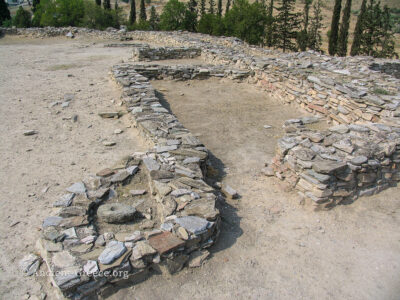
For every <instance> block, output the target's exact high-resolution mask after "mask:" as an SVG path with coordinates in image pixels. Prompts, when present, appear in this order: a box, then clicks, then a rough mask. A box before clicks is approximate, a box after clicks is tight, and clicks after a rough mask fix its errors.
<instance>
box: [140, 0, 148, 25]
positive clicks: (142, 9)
mask: <svg viewBox="0 0 400 300" xmlns="http://www.w3.org/2000/svg"><path fill="white" fill-rule="evenodd" d="M139 18H140V20H141V21H146V20H147V14H146V5H145V4H144V0H140V14H139Z"/></svg>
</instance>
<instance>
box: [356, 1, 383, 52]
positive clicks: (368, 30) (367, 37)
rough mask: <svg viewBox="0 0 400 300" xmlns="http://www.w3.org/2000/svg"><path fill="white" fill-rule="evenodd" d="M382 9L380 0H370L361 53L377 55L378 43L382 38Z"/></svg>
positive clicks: (362, 36) (366, 13)
mask: <svg viewBox="0 0 400 300" xmlns="http://www.w3.org/2000/svg"><path fill="white" fill-rule="evenodd" d="M381 19H382V10H381V8H380V2H377V3H375V0H370V1H369V4H368V6H367V10H366V12H365V22H364V25H363V31H362V35H361V45H360V54H362V55H368V56H377V52H378V49H377V47H378V45H379V43H380V38H381Z"/></svg>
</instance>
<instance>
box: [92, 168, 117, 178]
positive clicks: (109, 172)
mask: <svg viewBox="0 0 400 300" xmlns="http://www.w3.org/2000/svg"><path fill="white" fill-rule="evenodd" d="M113 174H115V171H114V170H111V169H109V168H107V169H103V170H101V171H99V172H97V173H96V175H97V176H101V177H107V176H111V175H113Z"/></svg>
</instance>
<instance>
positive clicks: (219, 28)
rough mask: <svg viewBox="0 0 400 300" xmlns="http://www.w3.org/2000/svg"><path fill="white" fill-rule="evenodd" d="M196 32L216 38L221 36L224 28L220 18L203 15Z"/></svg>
mask: <svg viewBox="0 0 400 300" xmlns="http://www.w3.org/2000/svg"><path fill="white" fill-rule="evenodd" d="M198 32H200V33H205V34H210V35H217V36H219V35H223V34H224V32H225V28H224V23H223V21H222V18H221V17H219V16H218V15H212V14H205V15H204V16H203V17H201V19H200V21H199V25H198Z"/></svg>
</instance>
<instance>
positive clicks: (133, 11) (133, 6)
mask: <svg viewBox="0 0 400 300" xmlns="http://www.w3.org/2000/svg"><path fill="white" fill-rule="evenodd" d="M135 22H136V2H135V0H131V11H130V13H129V24H131V25H133V24H135Z"/></svg>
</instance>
